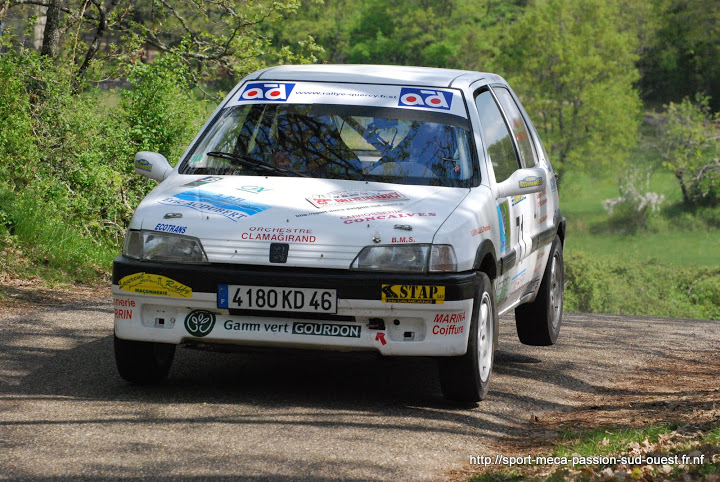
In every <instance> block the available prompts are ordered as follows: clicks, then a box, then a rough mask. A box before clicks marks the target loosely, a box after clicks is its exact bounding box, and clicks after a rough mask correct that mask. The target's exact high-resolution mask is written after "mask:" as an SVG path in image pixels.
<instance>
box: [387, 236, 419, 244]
mask: <svg viewBox="0 0 720 482" xmlns="http://www.w3.org/2000/svg"><path fill="white" fill-rule="evenodd" d="M390 242H391V243H414V242H415V238H413V237H412V236H398V237H393V238H391V240H390Z"/></svg>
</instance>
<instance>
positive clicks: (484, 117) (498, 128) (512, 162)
mask: <svg viewBox="0 0 720 482" xmlns="http://www.w3.org/2000/svg"><path fill="white" fill-rule="evenodd" d="M475 105H476V106H477V109H478V114H479V115H480V124H481V125H482V130H483V134H484V137H485V142H486V143H487V151H488V155H489V156H490V162H492V166H493V170H494V171H495V180H496V181H497V182H502V181H504V180H505V179H507V178H508V177H510V175H511V174H512V173H513V172H515V171H517V170H518V169H519V168H520V164H519V162H518V157H517V153H516V151H515V145H514V144H513V141H512V137H511V136H510V131H509V130H508V127H507V125H506V124H505V120H504V119H503V116H502V113H501V112H500V109H499V108H498V106H497V104H496V103H495V99H494V98H493V96H492V94H491V93H490V91H487V90H486V91H485V92H482V93H480V94H479V95H478V96H477V97H475Z"/></svg>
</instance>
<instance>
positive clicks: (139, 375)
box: [115, 336, 175, 385]
mask: <svg viewBox="0 0 720 482" xmlns="http://www.w3.org/2000/svg"><path fill="white" fill-rule="evenodd" d="M173 358H175V345H172V344H168V343H153V342H148V341H133V340H121V339H120V338H118V337H117V336H115V364H116V365H117V369H118V372H119V373H120V376H121V377H122V378H123V379H124V380H127V381H128V382H132V383H137V384H140V385H147V384H152V383H158V382H160V381H162V380H164V379H165V378H166V377H167V376H168V373H170V367H171V366H172V362H173Z"/></svg>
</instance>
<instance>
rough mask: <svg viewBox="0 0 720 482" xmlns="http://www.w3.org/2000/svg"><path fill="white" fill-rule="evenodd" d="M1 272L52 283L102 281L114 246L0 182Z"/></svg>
mask: <svg viewBox="0 0 720 482" xmlns="http://www.w3.org/2000/svg"><path fill="white" fill-rule="evenodd" d="M0 206H1V207H2V208H1V209H0V272H3V273H7V274H10V275H12V276H16V277H21V278H31V277H39V278H41V279H43V280H44V281H46V282H49V283H51V284H58V283H84V284H92V283H94V282H97V281H100V280H103V279H106V278H107V276H108V273H109V270H110V267H111V265H112V260H113V258H114V257H115V255H116V254H117V249H115V248H113V247H111V246H107V245H105V244H103V243H100V242H99V241H97V240H94V239H89V238H87V237H84V236H83V234H82V231H81V229H80V228H78V227H76V226H73V225H72V224H70V223H68V222H67V221H66V219H64V217H63V216H62V214H61V213H59V212H57V211H55V210H54V209H53V208H52V206H49V205H47V204H45V203H43V202H41V201H39V200H38V199H37V198H35V197H33V196H21V195H19V194H17V193H15V192H13V191H11V190H10V189H8V188H7V187H3V186H0Z"/></svg>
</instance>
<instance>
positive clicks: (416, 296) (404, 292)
mask: <svg viewBox="0 0 720 482" xmlns="http://www.w3.org/2000/svg"><path fill="white" fill-rule="evenodd" d="M380 300H381V301H382V302H383V303H419V304H429V305H441V304H443V303H444V302H445V287H444V286H429V285H382V286H381V298H380Z"/></svg>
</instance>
